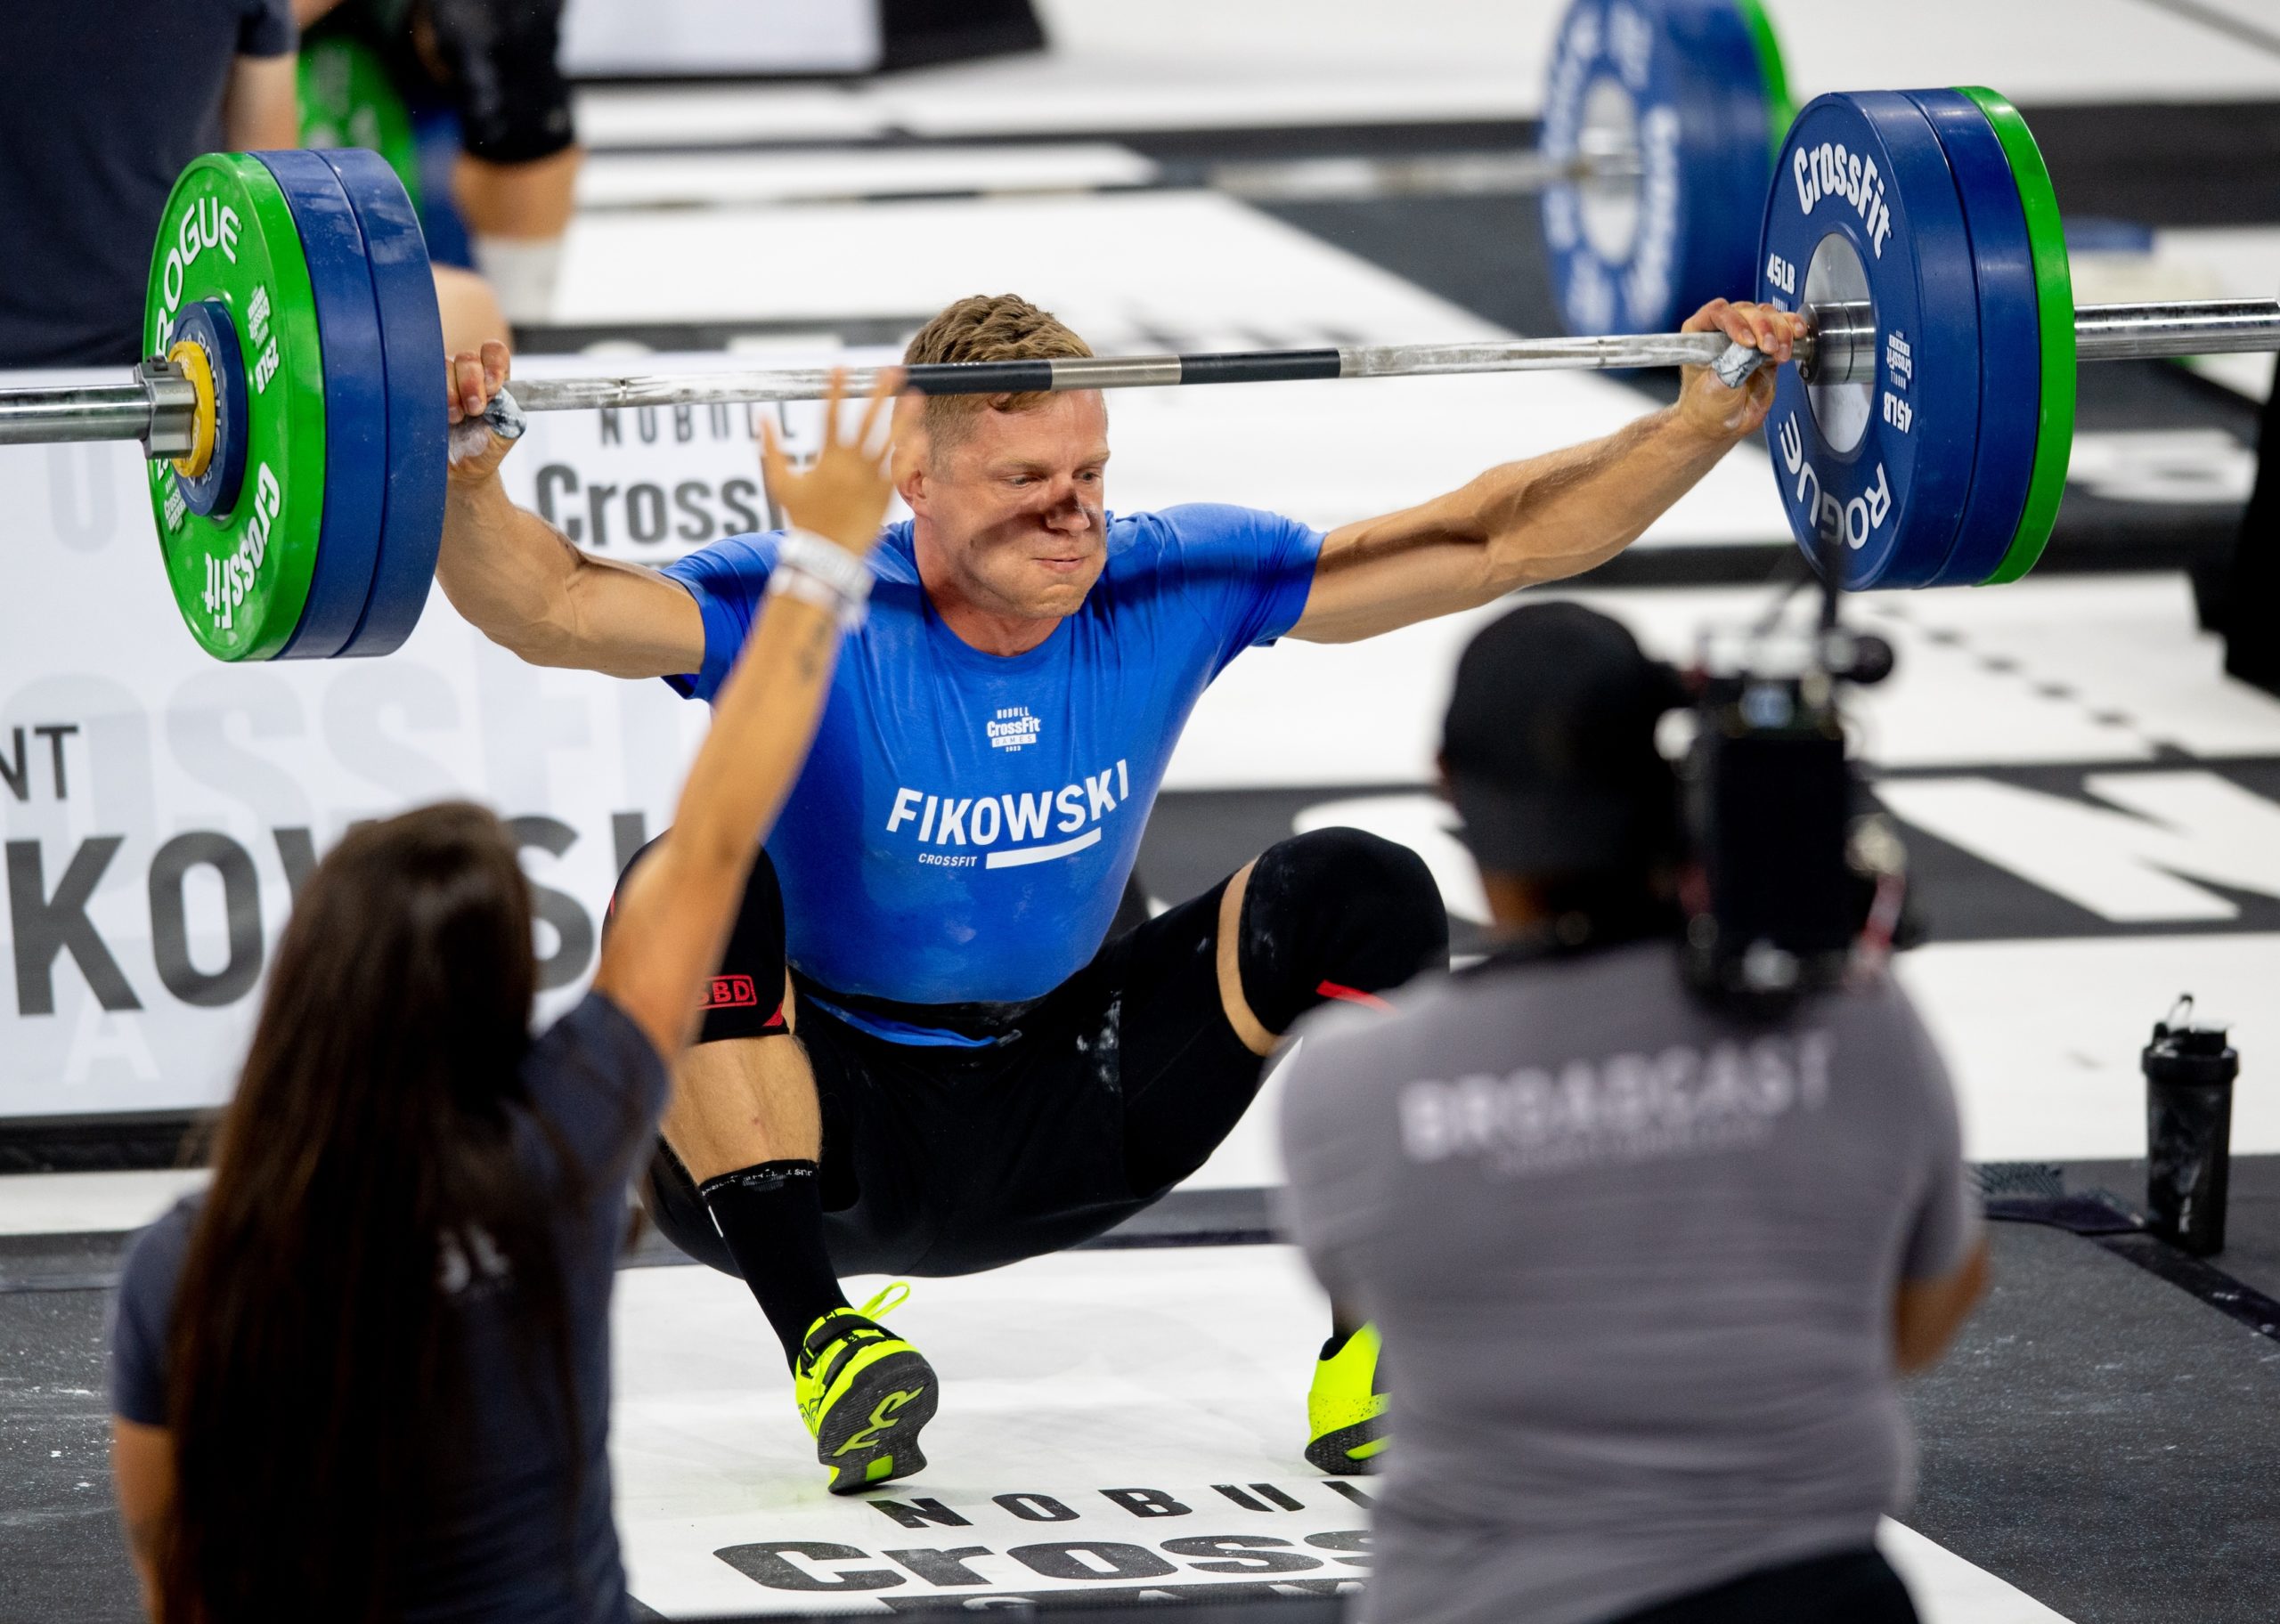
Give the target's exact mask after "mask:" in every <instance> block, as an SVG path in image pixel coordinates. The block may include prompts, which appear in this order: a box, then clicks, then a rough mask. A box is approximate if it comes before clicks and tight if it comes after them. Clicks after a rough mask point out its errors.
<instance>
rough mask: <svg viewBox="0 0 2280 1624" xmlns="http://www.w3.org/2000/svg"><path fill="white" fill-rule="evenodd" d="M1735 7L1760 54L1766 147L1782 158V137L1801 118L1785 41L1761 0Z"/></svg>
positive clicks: (1742, 0) (1740, 1) (1740, 0)
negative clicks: (1784, 59)
mask: <svg viewBox="0 0 2280 1624" xmlns="http://www.w3.org/2000/svg"><path fill="white" fill-rule="evenodd" d="M1735 9H1736V10H1737V11H1738V12H1740V13H1741V19H1742V23H1743V26H1744V27H1746V28H1748V29H1749V43H1750V45H1752V46H1753V47H1754V48H1755V51H1756V53H1757V74H1758V78H1759V80H1760V81H1761V82H1762V83H1763V85H1764V86H1765V92H1764V94H1765V108H1766V131H1765V150H1767V151H1768V152H1771V153H1772V154H1774V155H1775V156H1777V157H1778V156H1779V153H1780V150H1781V138H1782V137H1783V136H1785V135H1787V134H1788V133H1789V126H1790V125H1791V124H1792V123H1794V122H1795V119H1796V117H1797V104H1796V102H1795V101H1794V100H1792V99H1791V97H1790V94H1789V70H1788V69H1787V67H1786V66H1784V65H1783V63H1782V61H1781V43H1780V41H1779V38H1778V37H1776V36H1775V34H1774V32H1773V19H1772V18H1771V17H1768V16H1767V15H1766V14H1765V8H1764V7H1763V5H1760V4H1758V0H1735Z"/></svg>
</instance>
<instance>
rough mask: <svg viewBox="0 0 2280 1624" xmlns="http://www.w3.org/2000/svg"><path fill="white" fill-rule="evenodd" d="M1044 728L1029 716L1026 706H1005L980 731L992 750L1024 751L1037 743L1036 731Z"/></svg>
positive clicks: (1028, 709) (1039, 722)
mask: <svg viewBox="0 0 2280 1624" xmlns="http://www.w3.org/2000/svg"><path fill="white" fill-rule="evenodd" d="M1044 726H1045V724H1044V723H1043V722H1041V721H1039V720H1038V719H1037V718H1036V717H1034V716H1031V715H1030V708H1029V707H1028V706H1027V705H1007V706H1006V707H1005V708H1004V709H1003V710H1001V711H998V712H997V715H995V716H993V717H991V718H990V719H989V723H988V725H987V726H985V727H983V728H982V730H981V731H982V736H983V737H985V738H987V739H988V740H989V746H990V748H991V749H992V750H1026V749H1027V748H1029V746H1030V745H1032V744H1034V743H1037V736H1038V730H1039V729H1041V728H1042V727H1044Z"/></svg>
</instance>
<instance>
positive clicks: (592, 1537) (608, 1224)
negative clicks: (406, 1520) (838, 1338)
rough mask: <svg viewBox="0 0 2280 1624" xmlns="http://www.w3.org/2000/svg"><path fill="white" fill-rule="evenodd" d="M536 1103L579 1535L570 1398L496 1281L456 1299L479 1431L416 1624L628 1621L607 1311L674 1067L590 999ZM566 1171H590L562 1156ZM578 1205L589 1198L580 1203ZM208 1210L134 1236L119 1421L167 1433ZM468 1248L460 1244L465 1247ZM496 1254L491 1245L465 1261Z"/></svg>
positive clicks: (413, 1601)
mask: <svg viewBox="0 0 2280 1624" xmlns="http://www.w3.org/2000/svg"><path fill="white" fill-rule="evenodd" d="M523 1082H524V1085H525V1090H526V1091H527V1093H528V1096H529V1100H530V1107H529V1109H528V1110H527V1111H521V1110H518V1111H517V1114H516V1116H515V1118H514V1133H515V1140H514V1142H515V1147H516V1150H517V1155H518V1157H519V1158H520V1159H521V1160H522V1161H523V1163H524V1165H526V1166H527V1167H529V1169H530V1170H531V1172H532V1174H533V1177H534V1179H535V1180H536V1181H537V1182H538V1184H539V1186H540V1188H541V1189H542V1190H546V1191H547V1192H548V1193H549V1195H550V1197H551V1198H553V1199H552V1205H551V1206H550V1216H551V1218H552V1221H553V1223H554V1226H555V1251H556V1255H557V1257H558V1260H559V1261H560V1263H561V1266H562V1287H563V1307H564V1311H565V1313H566V1318H567V1320H568V1324H569V1328H570V1375H571V1379H572V1380H573V1381H574V1383H575V1384H576V1387H577V1392H576V1394H575V1397H576V1399H577V1406H578V1408H577V1415H578V1419H579V1424H580V1430H581V1436H580V1438H579V1440H578V1444H577V1447H578V1451H579V1454H580V1455H581V1457H582V1476H581V1478H580V1479H579V1482H580V1485H581V1490H582V1497H581V1498H580V1501H579V1504H578V1507H577V1512H576V1516H575V1518H574V1523H571V1524H566V1523H565V1521H564V1518H563V1515H562V1485H563V1483H564V1482H565V1480H566V1477H567V1476H568V1474H569V1472H570V1466H571V1463H570V1462H569V1461H568V1460H566V1459H565V1458H564V1451H565V1449H566V1439H565V1438H564V1437H563V1435H562V1423H561V1421H560V1419H559V1417H560V1416H561V1414H562V1404H561V1399H560V1394H559V1392H558V1387H557V1385H556V1383H555V1381H554V1378H553V1366H552V1361H551V1360H543V1356H542V1365H541V1367H540V1368H537V1369H533V1368H531V1367H530V1363H529V1360H530V1346H529V1344H530V1342H531V1340H532V1339H531V1337H530V1336H529V1335H528V1333H527V1329H526V1328H524V1327H520V1326H518V1325H517V1323H516V1321H517V1317H518V1315H519V1314H520V1312H521V1304H522V1298H521V1297H520V1296H519V1295H517V1293H516V1292H515V1291H514V1289H513V1281H512V1278H511V1277H510V1276H509V1277H505V1278H503V1279H501V1277H498V1276H495V1275H493V1277H492V1278H490V1279H485V1278H484V1275H485V1271H483V1270H482V1269H480V1268H477V1269H474V1270H470V1271H468V1272H467V1274H466V1277H465V1279H462V1280H460V1281H458V1282H455V1283H454V1284H452V1285H450V1286H447V1287H444V1289H445V1290H447V1291H450V1292H451V1293H452V1295H454V1297H455V1298H456V1299H457V1300H458V1301H459V1303H460V1314H461V1322H462V1325H463V1327H464V1333H463V1336H462V1339H461V1345H462V1346H463V1348H464V1349H465V1352H466V1358H467V1370H468V1384H469V1387H470V1389H471V1390H472V1391H473V1392H474V1393H476V1404H475V1405H474V1414H473V1416H472V1417H471V1423H472V1427H471V1432H470V1434H469V1436H468V1439H467V1440H466V1443H465V1447H464V1448H463V1449H461V1450H460V1452H459V1457H458V1459H457V1462H456V1463H455V1471H454V1476H453V1478H452V1481H451V1482H449V1483H447V1484H445V1485H444V1486H443V1487H442V1489H441V1490H440V1491H439V1495H438V1499H437V1503H436V1506H435V1507H434V1510H435V1514H436V1515H435V1522H434V1524H433V1527H432V1529H431V1531H430V1532H429V1533H428V1535H427V1536H426V1537H424V1538H423V1539H421V1540H420V1542H419V1545H418V1546H417V1547H415V1548H414V1549H413V1550H412V1551H411V1554H410V1555H409V1557H408V1559H407V1562H406V1565H405V1569H404V1571H403V1574H402V1575H401V1576H400V1581H399V1582H400V1585H401V1593H400V1596H398V1597H397V1598H396V1599H398V1600H399V1601H400V1602H401V1604H402V1614H401V1616H402V1617H403V1618H404V1619H405V1620H408V1621H409V1624H443V1621H444V1620H463V1619H484V1620H513V1621H515V1624H623V1620H625V1619H626V1617H627V1616H628V1614H629V1612H630V1609H629V1608H628V1606H627V1604H626V1599H625V1573H624V1570H623V1567H622V1565H621V1564H620V1563H619V1560H618V1551H617V1531H616V1528H615V1524H614V1523H612V1522H611V1519H610V1475H609V1452H608V1442H609V1392H610V1382H609V1363H610V1360H609V1300H610V1292H611V1288H612V1287H613V1286H614V1284H615V1280H616V1271H617V1259H618V1254H619V1253H620V1252H621V1251H622V1250H623V1246H624V1240H625V1220H626V1214H625V1187H626V1183H627V1181H629V1180H630V1179H631V1177H632V1175H633V1170H634V1167H635V1166H636V1165H637V1164H638V1163H639V1161H640V1160H641V1158H642V1157H645V1156H646V1155H647V1153H648V1150H649V1147H650V1146H651V1145H652V1144H654V1143H655V1139H656V1132H657V1118H658V1117H659V1116H660V1115H662V1114H663V1112H664V1107H665V1090H666V1079H665V1067H664V1060H661V1059H660V1058H659V1057H658V1054H657V1051H656V1049H655V1047H654V1046H653V1045H652V1044H651V1043H650V1042H649V1040H648V1038H647V1036H646V1035H643V1033H642V1031H641V1028H640V1027H637V1026H635V1025H634V1024H633V1021H632V1019H631V1018H630V1017H628V1016H627V1015H626V1014H625V1012H624V1011H622V1010H620V1009H619V1008H618V1007H617V1005H616V1004H615V1003H612V1002H611V1001H610V999H609V998H608V996H607V995H605V994H602V993H589V994H587V995H586V996H585V997H584V998H583V999H582V1001H581V1002H580V1003H578V1005H577V1007H576V1008H574V1009H573V1010H572V1011H570V1012H569V1013H568V1014H567V1015H565V1016H564V1017H563V1018H562V1019H560V1020H558V1021H556V1022H555V1023H554V1025H553V1026H551V1027H549V1028H548V1029H547V1031H546V1033H545V1035H542V1037H540V1038H539V1040H538V1041H537V1042H536V1043H533V1044H532V1045H531V1049H530V1052H529V1054H528V1056H527V1057H525V1060H524V1062H523ZM565 1156H566V1157H569V1158H571V1159H572V1160H573V1161H574V1163H575V1164H576V1165H575V1167H574V1168H566V1167H565V1166H564V1165H562V1161H561V1159H560V1158H562V1157H565ZM572 1191H575V1192H576V1196H575V1198H573V1196H572V1194H571V1193H570V1192H572ZM200 1199H201V1198H199V1197H197V1196H190V1197H185V1198H183V1200H182V1201H180V1202H178V1203H176V1204H175V1206H174V1207H173V1208H172V1210H170V1211H169V1212H167V1214H165V1215H164V1216H163V1217H161V1218H160V1219H159V1221H158V1222H156V1223H153V1224H152V1225H151V1227H150V1228H149V1229H147V1230H143V1231H142V1233H141V1234H140V1235H138V1236H136V1237H135V1238H134V1245H133V1246H131V1247H130V1248H129V1249H128V1251H127V1254H126V1265H125V1267H124V1269H123V1270H122V1271H121V1272H120V1276H119V1283H118V1303H117V1304H116V1306H115V1307H114V1308H113V1310H112V1318H111V1336H110V1400H111V1413H112V1414H114V1415H117V1416H120V1417H125V1418H126V1420H129V1421H134V1422H140V1423H141V1424H142V1425H145V1426H164V1425H167V1326H168V1324H169V1322H170V1321H171V1320H172V1319H173V1315H174V1302H175V1287H176V1284H177V1282H178V1281H179V1280H180V1279H181V1278H182V1265H183V1257H184V1255H186V1253H187V1250H188V1247H189V1245H190V1238H191V1230H192V1228H193V1226H194V1225H195V1224H196V1222H197V1221H198V1212H199V1202H200ZM454 1244H455V1245H456V1243H454ZM469 1254H472V1255H474V1256H475V1257H476V1258H477V1259H478V1260H479V1259H480V1257H481V1252H480V1250H479V1246H468V1247H466V1248H463V1249H461V1250H460V1254H459V1255H460V1256H462V1257H465V1256H467V1255H469Z"/></svg>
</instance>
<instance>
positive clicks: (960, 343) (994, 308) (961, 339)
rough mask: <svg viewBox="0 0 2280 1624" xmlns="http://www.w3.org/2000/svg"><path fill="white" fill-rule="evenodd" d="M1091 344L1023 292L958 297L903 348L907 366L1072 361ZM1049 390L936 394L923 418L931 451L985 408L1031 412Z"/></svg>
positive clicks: (943, 447)
mask: <svg viewBox="0 0 2280 1624" xmlns="http://www.w3.org/2000/svg"><path fill="white" fill-rule="evenodd" d="M1091 353H1093V347H1092V345H1088V344H1087V343H1086V342H1085V341H1084V340H1083V339H1082V338H1079V337H1077V335H1076V334H1075V333H1073V332H1071V330H1070V329H1068V328H1066V327H1064V326H1063V325H1062V323H1061V321H1060V319H1059V318H1058V317H1056V316H1054V313H1052V312H1051V311H1046V310H1039V309H1038V307H1037V306H1036V305H1032V304H1030V302H1029V301H1028V300H1027V299H1024V298H1022V297H1021V296H1019V295H1018V294H1011V293H977V294H973V295H972V296H968V297H966V298H963V299H960V300H958V301H957V303H956V304H954V305H950V306H949V308H947V309H945V310H944V311H943V312H942V313H940V315H938V316H936V317H935V318H934V319H933V320H932V321H929V322H928V323H927V324H926V325H925V326H924V327H922V328H920V329H918V332H917V334H916V337H913V338H912V339H911V341H910V342H909V343H908V345H905V346H904V347H903V352H902V359H903V363H904V364H905V365H906V366H916V365H920V364H923V363H932V362H935V361H1067V360H1071V359H1075V358H1077V357H1080V356H1089V355H1090V354H1091ZM1045 399H1046V397H1045V395H1043V394H1039V393H1036V392H1031V393H1030V394H937V395H930V396H928V397H927V400H926V406H925V410H924V414H923V416H922V417H921V418H920V421H921V422H922V423H924V426H925V429H926V443H927V446H928V448H929V450H930V451H947V450H949V448H950V447H951V446H953V445H956V444H957V443H958V442H959V441H960V440H962V439H964V438H965V436H966V434H968V433H970V432H971V431H972V429H973V424H974V422H975V420H976V418H978V417H979V415H980V414H981V413H982V412H984V411H1030V410H1035V409H1036V408H1037V407H1038V406H1039V405H1041V404H1043V403H1044V402H1045Z"/></svg>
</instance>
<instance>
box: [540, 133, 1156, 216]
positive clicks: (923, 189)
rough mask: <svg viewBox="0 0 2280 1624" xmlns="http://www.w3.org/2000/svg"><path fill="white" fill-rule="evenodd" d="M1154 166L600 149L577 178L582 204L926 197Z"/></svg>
mask: <svg viewBox="0 0 2280 1624" xmlns="http://www.w3.org/2000/svg"><path fill="white" fill-rule="evenodd" d="M1155 176H1156V166H1155V165H1154V164H1153V163H1152V162H1150V161H1149V160H1148V159H1146V158H1142V157H1141V156H1140V155H1139V154H1138V153H1136V152H1134V151H1132V150H1129V149H1128V148H1125V147H1119V146H1111V145H1109V144H1108V143H1106V142H1089V143H1084V144H1074V145H1066V146H1058V145H1056V146H1028V145H1022V146H925V147H880V148H875V149H871V150H832V151H808V152H672V153H658V152H602V153H598V154H596V155H595V156H593V157H591V158H588V159H587V161H586V163H585V165H584V166H583V167H582V168H581V169H580V170H579V172H578V205H579V207H582V208H631V207H664V206H686V205H691V204H707V205H723V204H753V203H776V202H785V201H792V202H797V201H802V200H810V199H835V198H840V199H843V198H866V197H883V196H892V195H895V194H902V193H919V194H923V193H930V192H953V191H974V192H1021V191H1083V190H1085V189H1087V188H1089V187H1100V186H1137V185H1144V184H1146V183H1149V182H1151V181H1152V180H1154V179H1155Z"/></svg>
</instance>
